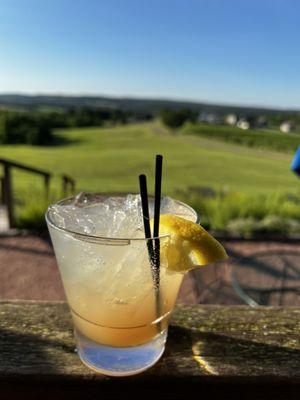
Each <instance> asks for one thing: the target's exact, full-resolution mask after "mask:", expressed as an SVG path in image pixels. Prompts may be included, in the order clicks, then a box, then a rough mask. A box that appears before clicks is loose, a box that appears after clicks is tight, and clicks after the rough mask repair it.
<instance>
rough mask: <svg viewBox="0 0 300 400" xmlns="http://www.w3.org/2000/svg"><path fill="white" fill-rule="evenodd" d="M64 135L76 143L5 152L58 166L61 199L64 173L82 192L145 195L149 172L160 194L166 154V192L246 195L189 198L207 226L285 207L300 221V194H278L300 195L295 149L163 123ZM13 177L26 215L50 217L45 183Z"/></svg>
mask: <svg viewBox="0 0 300 400" xmlns="http://www.w3.org/2000/svg"><path fill="white" fill-rule="evenodd" d="M56 134H57V135H59V136H63V137H64V138H65V139H67V140H68V144H65V145H61V146H57V147H32V146H26V145H14V146H9V145H5V146H1V147H0V157H6V158H9V159H12V160H17V161H19V162H22V163H25V164H28V165H32V166H35V167H40V168H43V169H45V170H48V171H52V172H53V174H54V175H55V179H54V180H53V182H52V193H53V192H54V191H55V192H56V194H55V197H57V198H59V197H61V196H62V194H61V191H60V185H61V181H60V180H59V174H61V173H67V174H70V175H71V176H73V177H74V178H75V179H76V181H77V191H79V190H84V191H96V192H138V190H139V189H138V188H139V186H138V175H139V174H140V173H146V174H147V176H148V178H149V192H153V190H152V188H153V183H154V180H153V178H154V177H153V172H154V157H155V154H157V153H161V154H163V155H164V160H165V161H164V175H163V193H164V194H167V195H173V196H176V197H179V198H182V199H186V197H185V196H184V195H183V193H184V192H185V193H190V192H192V191H191V190H190V188H191V187H193V188H199V187H212V188H215V189H224V188H225V189H226V190H228V191H231V192H233V193H235V192H238V193H242V194H243V197H242V198H241V197H240V196H239V197H236V196H233V197H230V196H229V197H227V198H222V197H220V198H218V199H217V200H212V201H210V200H209V199H207V200H206V199H204V200H203V199H202V200H201V198H200V199H199V198H198V197H197V198H196V200H195V199H193V198H190V199H187V200H188V201H189V202H190V203H191V204H192V205H194V206H195V207H196V208H198V209H199V208H200V210H201V213H203V214H204V215H206V217H207V218H208V219H206V223H207V226H210V227H212V228H218V229H219V228H220V229H222V228H224V227H226V225H227V224H228V222H229V221H231V220H232V219H236V218H240V217H243V218H244V217H246V218H248V217H249V216H250V217H252V216H253V215H254V216H255V218H258V219H261V218H263V217H264V216H265V215H268V214H269V213H270V212H271V213H272V215H273V214H275V215H279V214H280V213H281V210H282V212H283V217H284V218H286V216H287V215H288V216H290V217H292V218H294V217H295V216H296V217H297V218H298V214H299V218H300V211H299V212H298V209H299V210H300V207H299V205H298V200H297V199H296V200H295V201H294V200H293V202H292V203H291V202H290V199H289V198H286V197H285V198H281V197H278V193H283V192H285V193H286V192H289V193H296V192H297V191H298V188H299V181H298V179H297V178H296V176H294V174H292V173H291V172H290V162H291V158H292V155H291V154H286V153H278V152H272V151H263V150H259V149H253V148H247V147H245V146H239V145H235V144H229V143H224V142H222V141H218V140H213V139H207V138H203V137H200V136H193V135H186V134H185V135H180V134H178V135H173V134H171V133H170V132H168V131H167V130H165V129H164V128H163V127H162V126H161V125H159V124H158V123H147V124H135V125H127V126H117V127H112V128H88V129H87V128H82V129H72V130H62V131H58V132H56ZM13 178H14V190H15V193H16V194H17V198H18V205H19V213H23V215H25V214H26V212H27V211H28V215H27V217H28V218H29V219H30V221H33V220H36V221H37V224H38V223H39V221H40V222H41V221H43V211H44V209H43V208H45V207H46V203H45V202H43V199H42V197H41V193H42V192H41V189H42V188H43V182H42V180H41V179H40V178H38V177H34V176H33V175H31V174H28V173H25V172H14V176H13ZM245 196H246V197H245ZM265 196H267V198H268V200H267V198H266V197H265ZM200 203H201V204H200ZM270 210H271V211H270ZM24 213H25V214H24ZM27 217H26V218H27ZM25 225H26V224H25ZM248 225H249V224H248ZM280 229H281V228H280ZM297 229H298V228H297ZM299 229H300V228H299Z"/></svg>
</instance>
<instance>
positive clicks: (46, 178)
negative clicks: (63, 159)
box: [44, 175, 50, 200]
mask: <svg viewBox="0 0 300 400" xmlns="http://www.w3.org/2000/svg"><path fill="white" fill-rule="evenodd" d="M44 185H45V198H46V200H48V198H49V189H50V175H45V176H44Z"/></svg>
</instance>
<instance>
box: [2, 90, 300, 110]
mask: <svg viewBox="0 0 300 400" xmlns="http://www.w3.org/2000/svg"><path fill="white" fill-rule="evenodd" d="M0 96H28V97H38V96H41V97H43V96H48V97H55V96H57V97H74V98H80V97H90V98H102V97H103V98H110V99H112V100H113V99H115V100H117V99H127V100H146V101H169V102H184V103H194V104H204V105H208V106H221V107H240V108H258V109H266V110H281V111H294V112H299V111H300V108H297V107H296V106H285V107H283V106H279V105H277V106H275V105H273V106H271V105H265V104H257V103H256V104H253V103H244V102H241V103H226V102H225V103H224V102H221V101H218V100H215V101H206V100H199V99H198V100H197V99H188V98H178V97H165V96H156V97H154V96H147V95H146V96H140V95H131V94H126V95H113V94H95V93H86V92H76V93H72V92H71V93H70V92H68V93H67V92H39V91H36V92H30V91H28V92H22V91H20V92H14V91H12V92H7V91H5V92H0Z"/></svg>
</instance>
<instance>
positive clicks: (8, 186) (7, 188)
mask: <svg viewBox="0 0 300 400" xmlns="http://www.w3.org/2000/svg"><path fill="white" fill-rule="evenodd" d="M3 188H4V199H5V205H6V207H7V215H8V225H9V228H12V227H13V225H14V212H13V209H14V206H13V195H12V181H11V170H10V165H9V164H8V163H4V184H3Z"/></svg>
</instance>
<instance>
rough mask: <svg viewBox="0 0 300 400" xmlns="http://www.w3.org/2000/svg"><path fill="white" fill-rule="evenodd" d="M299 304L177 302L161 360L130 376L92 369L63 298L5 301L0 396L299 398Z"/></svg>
mask: <svg viewBox="0 0 300 400" xmlns="http://www.w3.org/2000/svg"><path fill="white" fill-rule="evenodd" d="M299 313H300V309H299V308H296V307H290V308H282V307H259V308H255V309H252V308H249V307H246V306H241V307H237V306H236V307H230V306H229V307H228V306H200V305H196V306H176V308H175V311H174V313H173V316H172V320H171V324H170V329H169V337H168V340H167V346H166V350H165V353H164V355H163V356H162V358H161V360H160V361H159V362H158V363H157V364H156V365H155V366H154V367H152V368H151V369H149V370H148V371H146V372H144V373H142V374H140V375H136V376H134V377H128V378H122V379H121V378H118V379H116V378H108V377H105V376H104V375H101V374H96V373H95V372H93V371H92V370H90V369H88V368H87V367H86V366H85V365H84V364H83V363H82V362H81V361H80V360H79V357H78V355H77V354H76V352H75V342H74V336H73V330H72V321H71V316H70V312H69V310H68V306H67V304H66V303H64V302H46V301H43V302H36V301H2V302H0V315H1V319H0V385H1V386H0V387H1V389H0V398H1V400H6V399H9V400H11V399H24V398H26V399H27V398H30V399H36V398H38V399H39V400H40V399H41V398H43V400H46V399H56V400H59V399H64V400H65V399H66V398H67V399H69V398H70V399H72V400H74V399H85V398H86V399H90V398H98V397H99V396H100V398H101V399H108V398H109V399H139V400H140V399H141V398H146V399H148V398H151V399H154V400H155V399H172V400H173V399H178V398H180V399H214V398H216V399H218V398H219V399H237V398H238V399H243V400H246V399H251V400H253V399H258V400H262V399H264V400H266V399H272V400H275V399H276V400H277V399H284V400H287V399H299V393H300V357H299V355H300V344H299Z"/></svg>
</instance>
